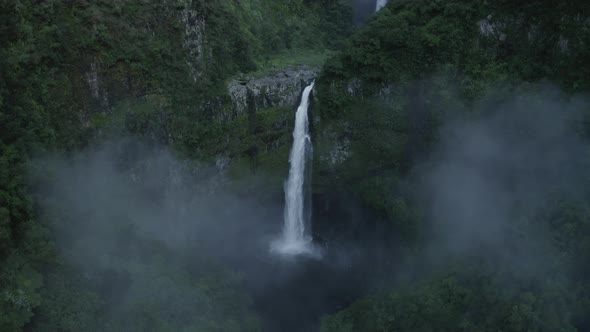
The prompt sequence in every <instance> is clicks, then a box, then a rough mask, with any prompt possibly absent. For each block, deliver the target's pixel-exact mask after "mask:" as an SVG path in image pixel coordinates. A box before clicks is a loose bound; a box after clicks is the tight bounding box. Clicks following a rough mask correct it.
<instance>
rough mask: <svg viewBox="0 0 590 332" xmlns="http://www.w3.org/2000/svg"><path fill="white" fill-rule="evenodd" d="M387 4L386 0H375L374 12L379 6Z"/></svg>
mask: <svg viewBox="0 0 590 332" xmlns="http://www.w3.org/2000/svg"><path fill="white" fill-rule="evenodd" d="M386 4H387V0H377V4H375V12H378V11H379V10H380V9H381V8H383V7H385V5H386Z"/></svg>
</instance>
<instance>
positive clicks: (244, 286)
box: [31, 86, 590, 331]
mask: <svg viewBox="0 0 590 332" xmlns="http://www.w3.org/2000/svg"><path fill="white" fill-rule="evenodd" d="M498 94H499V93H496V94H490V95H488V97H486V98H483V99H482V100H480V101H478V102H476V103H475V104H474V106H473V111H472V112H467V113H465V112H463V111H462V112H457V110H456V109H443V110H442V112H444V117H443V121H442V123H441V125H440V127H439V128H438V129H437V133H436V137H437V139H436V141H435V143H434V144H433V146H432V152H431V153H429V154H428V155H427V156H426V158H424V160H423V161H422V162H420V163H418V164H417V165H415V167H413V169H412V170H411V171H410V172H409V174H408V176H407V178H405V179H402V182H403V183H404V189H403V190H402V191H405V192H406V193H408V195H409V197H412V199H411V205H412V207H413V208H415V209H417V210H419V211H421V216H422V222H423V225H422V226H421V227H422V229H423V231H422V235H421V239H422V240H421V241H420V243H419V244H418V247H416V248H414V249H412V250H413V251H414V253H413V254H406V255H405V256H404V257H403V259H400V257H401V256H400V250H399V248H400V247H401V246H402V244H398V243H395V241H397V240H396V238H395V237H389V238H388V239H383V236H380V235H379V234H381V232H382V231H381V230H382V229H383V226H381V225H380V223H382V222H383V221H382V220H381V219H380V218H379V217H378V216H377V215H375V214H374V213H372V212H371V211H370V210H368V209H366V208H365V207H363V206H362V205H360V204H358V202H355V201H354V198H344V196H342V197H340V198H339V199H340V200H341V201H340V202H339V203H338V206H339V207H338V208H337V209H338V210H339V211H338V213H337V214H336V215H332V216H330V214H333V213H334V212H329V211H328V212H327V214H328V215H324V216H322V215H321V213H320V216H315V217H314V218H318V220H319V219H322V218H324V219H325V218H328V219H327V220H328V221H325V220H324V221H322V223H324V224H323V225H320V227H319V230H316V233H317V232H319V234H316V235H319V238H320V239H321V245H322V246H324V247H325V249H326V255H325V257H324V259H323V260H321V261H315V260H307V259H305V258H303V259H301V258H294V259H291V260H284V259H282V258H280V257H277V256H275V255H272V254H271V253H270V250H269V245H270V243H271V242H272V240H273V239H276V237H277V236H278V235H279V234H280V232H281V227H282V218H283V204H284V202H283V199H284V195H283V193H282V191H281V188H276V191H274V192H273V191H270V192H268V191H267V190H268V188H269V187H268V186H267V185H265V184H266V182H265V181H266V180H267V179H265V178H264V176H260V177H257V178H248V179H242V180H240V181H236V180H235V179H233V180H230V178H229V177H228V176H227V174H226V172H227V169H226V168H225V167H226V166H225V164H224V163H217V165H216V164H215V163H205V162H199V161H189V160H183V159H182V158H178V157H177V156H176V155H175V153H174V152H173V151H171V150H170V149H168V148H166V147H163V146H148V145H146V144H143V143H141V142H140V141H138V140H137V139H133V138H122V139H118V140H112V141H110V142H106V143H101V144H99V145H97V146H95V147H94V148H92V149H88V150H87V151H86V152H80V153H75V154H73V155H59V156H58V155H44V156H39V157H38V158H37V160H36V161H35V162H34V163H33V165H34V167H33V168H32V169H31V173H32V174H35V177H36V178H37V181H35V182H36V183H38V185H37V187H36V190H35V198H36V201H37V202H38V204H39V206H40V211H42V213H43V215H42V218H43V220H45V222H46V223H47V225H48V226H49V228H50V229H51V231H52V234H53V235H54V237H55V240H56V243H57V250H58V251H59V254H60V257H63V260H64V262H63V266H64V268H66V267H67V269H73V270H74V271H75V273H76V274H77V275H79V277H80V278H81V279H82V280H83V282H84V283H85V285H86V286H84V287H88V288H90V289H94V291H95V292H96V293H97V294H99V295H100V298H101V299H102V301H106V305H107V307H108V308H109V309H108V311H107V312H106V313H104V315H105V316H104V317H109V318H108V319H106V318H105V321H104V322H94V323H92V324H98V325H99V326H101V328H102V329H107V330H108V329H114V328H115V327H118V326H127V328H131V326H134V325H133V321H134V317H137V315H141V314H142V313H144V311H142V309H141V308H142V307H143V306H146V305H147V306H155V307H157V308H159V309H158V312H161V313H162V314H161V317H160V318H159V319H160V320H158V322H160V323H161V322H164V323H161V324H168V325H166V326H167V327H169V328H178V327H179V326H180V327H182V326H195V324H196V325H197V326H201V327H202V328H203V329H205V330H207V329H210V328H211V326H213V325H214V324H216V322H218V321H223V320H226V319H228V318H229V317H231V319H232V320H234V321H235V326H236V329H235V330H236V331H241V328H242V327H244V326H246V330H247V329H248V326H251V327H252V330H256V329H255V326H256V325H257V324H260V321H262V326H263V327H264V329H265V330H269V331H275V330H282V331H302V330H313V329H315V328H316V327H317V324H318V321H319V318H320V317H321V315H323V314H329V313H334V312H336V311H338V310H341V309H343V308H345V307H346V306H348V305H350V304H351V303H353V302H354V301H355V300H357V299H358V298H360V297H361V296H363V295H366V294H370V293H371V292H373V291H375V290H378V289H382V288H391V287H396V286H395V285H396V282H394V281H392V280H394V279H396V278H398V277H399V278H401V279H403V278H406V279H407V278H410V279H411V280H414V281H415V280H426V279H428V278H429V277H430V276H431V275H434V274H437V273H441V271H442V273H446V272H445V271H447V272H449V271H452V269H453V266H454V265H455V264H463V263H464V262H465V261H466V260H468V261H479V262H484V264H492V266H493V267H494V269H496V271H505V272H506V273H507V274H509V275H516V274H517V275H519V278H523V279H525V280H526V279H527V278H530V280H533V279H534V280H536V279H539V278H542V277H543V276H545V275H547V273H555V270H556V268H557V267H559V266H561V265H560V264H561V263H560V262H559V255H560V252H559V250H558V248H556V247H555V244H554V241H553V239H552V238H551V236H550V234H551V232H550V229H549V227H550V225H548V224H547V221H546V220H545V219H546V217H545V216H546V215H547V213H550V211H551V209H552V208H553V207H554V206H557V205H559V204H561V202H563V201H564V200H576V201H579V200H583V198H584V197H586V196H585V195H586V194H587V189H586V188H588V186H587V185H588V183H587V182H588V179H590V177H589V176H588V175H589V174H588V169H590V168H588V166H590V159H589V158H588V156H589V154H588V148H587V144H586V143H585V142H584V140H583V137H582V134H583V130H584V128H583V127H582V126H581V125H580V123H583V121H582V117H583V115H584V114H583V111H584V110H586V109H588V103H587V101H586V100H585V99H583V98H572V97H566V96H565V95H563V94H562V93H561V92H559V90H558V89H556V88H553V87H550V86H543V87H541V88H539V89H533V90H532V91H531V92H524V93H520V94H518V95H517V94H509V96H508V97H506V96H505V95H502V97H501V98H497V97H498ZM463 107H465V106H463ZM463 107H462V108H463ZM262 188H264V189H262ZM317 210H318V209H316V212H317ZM319 211H321V208H320V209H319ZM544 218H545V219H544ZM336 219H338V220H337V221H338V222H339V223H349V225H352V224H357V225H360V224H362V226H360V227H359V228H357V229H355V230H354V232H355V233H356V234H357V235H355V237H346V236H344V237H342V236H340V235H339V234H338V233H337V232H334V231H333V229H327V228H326V227H328V226H326V225H327V224H326V223H327V222H328V223H330V225H332V224H331V223H332V222H335V221H334V220H336ZM316 221H317V220H316ZM316 221H314V222H316ZM329 234H330V235H329ZM568 273H569V271H566V270H563V271H561V272H560V273H559V276H560V277H567V275H568ZM212 276H216V277H215V278H218V279H219V283H214V284H215V285H217V286H215V287H217V288H215V287H214V288H213V289H209V291H206V289H208V287H211V284H210V282H211V281H210V280H211V277H212ZM50 282H51V279H50ZM398 285H402V286H401V287H404V286H403V284H398ZM398 287H400V286H398ZM502 287H503V286H502ZM230 303H231V304H230ZM102 304H103V305H104V304H105V303H104V302H102ZM145 312H148V311H147V310H146V311H145ZM154 319H155V318H154ZM211 324H213V325H211ZM134 328H136V329H137V330H141V329H142V328H145V327H142V326H134ZM159 328H164V325H162V326H160V327H158V328H156V329H159Z"/></svg>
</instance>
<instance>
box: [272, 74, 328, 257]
mask: <svg viewBox="0 0 590 332" xmlns="http://www.w3.org/2000/svg"><path fill="white" fill-rule="evenodd" d="M313 86H314V83H313V82H312V83H311V84H310V85H309V86H307V87H306V88H305V90H303V95H302V96H301V103H300V105H299V107H298V108H297V113H296V114H295V128H293V146H292V147H291V154H290V156H289V163H290V168H289V177H288V178H287V181H286V182H285V211H284V225H283V234H282V236H281V238H279V239H278V240H276V241H274V242H273V243H272V246H271V249H272V250H273V251H274V252H278V253H281V254H291V255H297V254H310V255H313V256H318V255H319V251H318V249H317V248H315V247H314V246H313V243H312V236H311V234H310V226H311V206H310V203H311V199H310V198H309V195H310V194H311V192H310V190H309V189H310V185H311V182H310V179H311V177H310V174H311V172H310V170H309V169H306V163H307V161H309V160H310V159H311V156H312V144H311V137H310V136H309V120H308V108H309V96H310V94H311V91H312V89H313Z"/></svg>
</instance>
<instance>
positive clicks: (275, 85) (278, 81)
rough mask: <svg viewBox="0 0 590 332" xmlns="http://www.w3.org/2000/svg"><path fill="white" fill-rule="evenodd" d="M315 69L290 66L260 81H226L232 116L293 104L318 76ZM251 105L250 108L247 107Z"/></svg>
mask: <svg viewBox="0 0 590 332" xmlns="http://www.w3.org/2000/svg"><path fill="white" fill-rule="evenodd" d="M319 70H320V69H319V68H317V67H309V66H294V67H287V68H284V69H279V70H276V71H274V72H272V73H270V75H268V76H265V77H262V78H244V79H237V80H233V81H231V82H229V84H228V86H227V89H228V93H229V95H230V98H231V101H232V112H233V115H234V116H236V115H240V114H243V113H244V112H246V111H247V110H248V109H249V107H250V108H254V109H261V108H268V107H274V106H293V105H295V104H297V101H298V100H299V97H300V95H301V91H302V90H303V88H304V87H305V86H306V85H308V84H309V83H311V81H313V80H314V79H315V78H316V76H317V75H318V73H319ZM251 103H254V105H251Z"/></svg>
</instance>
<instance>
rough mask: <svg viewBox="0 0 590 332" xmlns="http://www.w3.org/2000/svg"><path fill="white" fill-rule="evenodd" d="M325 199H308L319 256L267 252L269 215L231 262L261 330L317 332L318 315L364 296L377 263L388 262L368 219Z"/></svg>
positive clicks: (275, 223)
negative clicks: (253, 239)
mask: <svg viewBox="0 0 590 332" xmlns="http://www.w3.org/2000/svg"><path fill="white" fill-rule="evenodd" d="M330 200H331V202H329V204H324V203H326V198H325V197H324V198H320V199H318V197H316V198H315V203H314V204H315V209H314V214H315V216H314V237H315V239H316V243H317V244H318V245H319V246H321V247H322V251H323V256H322V258H321V259H316V258H312V257H308V256H304V255H301V256H282V255H279V254H275V253H271V251H270V243H271V242H272V240H273V239H274V238H275V237H276V236H279V235H280V230H281V224H280V217H279V216H280V214H279V213H277V214H276V215H275V216H272V217H271V216H269V220H271V222H269V224H268V228H266V229H265V230H262V229H257V233H256V234H257V235H253V236H254V237H256V238H257V239H256V240H255V241H254V242H252V243H251V244H250V245H248V246H245V247H244V252H243V255H242V259H240V260H237V261H234V262H233V263H232V264H231V265H233V266H234V268H235V269H236V270H238V271H240V272H241V273H243V275H244V286H245V287H246V288H247V292H248V293H249V295H250V296H251V298H252V300H253V305H254V310H255V311H256V313H257V314H258V315H259V317H260V319H261V320H262V325H263V330H264V331H268V332H313V331H317V330H318V329H319V326H320V321H321V318H322V317H323V316H325V315H329V314H333V313H336V312H338V311H339V310H342V309H344V308H345V307H347V306H349V305H350V304H352V303H353V302H355V301H356V300H358V299H359V298H361V297H363V296H365V295H366V294H368V293H369V292H370V291H371V289H372V288H373V287H374V285H375V278H376V275H378V274H380V273H379V269H381V268H382V263H383V262H384V261H388V260H389V259H384V256H383V255H384V254H385V255H388V256H389V255H390V254H391V252H390V251H389V249H385V247H387V243H385V242H383V241H382V239H380V236H382V234H383V232H382V231H381V230H379V229H378V227H377V228H376V227H375V225H376V223H374V222H373V221H374V218H373V217H372V216H370V215H369V214H368V213H367V212H366V211H364V210H362V209H361V208H360V207H354V206H353V205H351V203H350V201H349V200H348V199H343V198H342V197H336V198H335V199H333V198H331V199H330ZM276 212H279V211H276ZM337 226H338V227H341V229H338V227H337ZM262 232H264V234H265V235H263V236H261V235H260V233H262ZM234 257H235V256H234ZM389 258H390V257H389Z"/></svg>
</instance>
